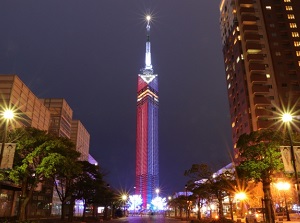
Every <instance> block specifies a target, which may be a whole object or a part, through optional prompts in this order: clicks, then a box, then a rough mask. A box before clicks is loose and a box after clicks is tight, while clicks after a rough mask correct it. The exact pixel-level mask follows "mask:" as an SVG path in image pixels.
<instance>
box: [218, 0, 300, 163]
mask: <svg viewBox="0 0 300 223" xmlns="http://www.w3.org/2000/svg"><path fill="white" fill-rule="evenodd" d="M220 29H221V35H222V45H223V55H224V64H225V75H226V81H227V91H228V101H229V107H230V116H231V127H232V140H233V143H234V150H235V158H236V159H237V158H238V153H237V148H236V142H237V140H238V138H239V136H240V135H242V134H244V133H250V132H251V131H256V130H259V129H265V128H279V127H280V126H282V121H281V116H282V114H283V112H291V113H293V115H299V111H300V110H299V108H300V101H299V96H300V37H299V35H300V1H298V0H222V1H221V4H220Z"/></svg>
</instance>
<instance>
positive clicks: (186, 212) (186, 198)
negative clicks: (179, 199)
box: [185, 184, 188, 220]
mask: <svg viewBox="0 0 300 223" xmlns="http://www.w3.org/2000/svg"><path fill="white" fill-rule="evenodd" d="M187 187H188V186H187V184H186V185H185V200H186V210H185V217H186V220H188V197H187Z"/></svg>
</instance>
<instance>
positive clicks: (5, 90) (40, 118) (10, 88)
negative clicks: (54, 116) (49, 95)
mask: <svg viewBox="0 0 300 223" xmlns="http://www.w3.org/2000/svg"><path fill="white" fill-rule="evenodd" d="M0 94H1V97H0V106H1V108H0V110H1V112H3V111H4V110H5V109H13V110H14V112H15V113H16V114H15V116H16V117H15V118H14V120H13V121H12V122H11V124H12V125H13V126H8V127H9V128H18V127H22V126H26V127H34V128H37V129H40V130H46V131H47V130H48V128H49V123H50V112H49V111H48V109H47V108H46V107H45V106H44V105H43V103H42V102H40V101H39V99H38V98H37V97H36V96H35V95H34V94H33V93H32V91H31V90H30V89H29V88H28V87H27V86H26V85H25V84H24V83H23V82H22V81H21V79H20V78H19V77H18V76H17V75H12V74H1V75H0Z"/></svg>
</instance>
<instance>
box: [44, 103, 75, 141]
mask: <svg viewBox="0 0 300 223" xmlns="http://www.w3.org/2000/svg"><path fill="white" fill-rule="evenodd" d="M40 100H41V102H43V104H44V106H46V107H47V108H48V110H49V111H50V126H49V133H52V134H54V135H56V136H59V137H66V138H68V139H70V138H71V123H72V118H73V110H72V109H71V107H70V106H69V104H68V103H67V102H66V100H65V99H63V98H44V99H40Z"/></svg>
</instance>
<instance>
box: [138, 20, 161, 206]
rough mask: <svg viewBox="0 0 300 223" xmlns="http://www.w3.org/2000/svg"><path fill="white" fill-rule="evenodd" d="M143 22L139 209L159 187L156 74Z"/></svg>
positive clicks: (149, 201)
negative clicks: (144, 38)
mask: <svg viewBox="0 0 300 223" xmlns="http://www.w3.org/2000/svg"><path fill="white" fill-rule="evenodd" d="M149 22H150V21H149V20H148V24H147V41H146V56H145V68H144V69H142V70H141V74H139V75H138V89H137V133H136V182H135V186H136V194H140V195H141V197H142V199H143V208H144V209H147V208H150V204H151V201H152V199H153V197H154V194H155V190H156V189H157V188H158V186H159V171H158V170H159V169H158V77H157V75H156V74H154V73H153V68H152V64H151V51H150V50H151V45H150V24H149Z"/></svg>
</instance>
